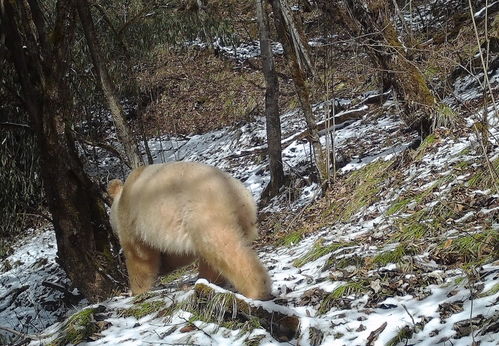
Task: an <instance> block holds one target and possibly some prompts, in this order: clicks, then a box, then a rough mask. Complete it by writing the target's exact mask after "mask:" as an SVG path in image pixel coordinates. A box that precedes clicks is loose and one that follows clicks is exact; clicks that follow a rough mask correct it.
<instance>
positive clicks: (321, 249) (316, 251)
mask: <svg viewBox="0 0 499 346" xmlns="http://www.w3.org/2000/svg"><path fill="white" fill-rule="evenodd" d="M323 241H324V240H323V239H322V238H321V239H319V240H318V241H316V242H315V243H314V245H313V247H312V250H310V251H309V252H307V253H306V254H305V255H304V256H302V257H300V258H297V259H296V260H294V262H293V265H294V266H295V267H298V268H299V267H302V266H304V265H305V264H307V263H308V262H312V261H315V260H316V259H318V258H320V257H322V256H324V255H327V254H328V253H331V252H334V251H336V250H338V249H341V248H344V247H347V246H352V245H354V243H332V244H329V245H323Z"/></svg>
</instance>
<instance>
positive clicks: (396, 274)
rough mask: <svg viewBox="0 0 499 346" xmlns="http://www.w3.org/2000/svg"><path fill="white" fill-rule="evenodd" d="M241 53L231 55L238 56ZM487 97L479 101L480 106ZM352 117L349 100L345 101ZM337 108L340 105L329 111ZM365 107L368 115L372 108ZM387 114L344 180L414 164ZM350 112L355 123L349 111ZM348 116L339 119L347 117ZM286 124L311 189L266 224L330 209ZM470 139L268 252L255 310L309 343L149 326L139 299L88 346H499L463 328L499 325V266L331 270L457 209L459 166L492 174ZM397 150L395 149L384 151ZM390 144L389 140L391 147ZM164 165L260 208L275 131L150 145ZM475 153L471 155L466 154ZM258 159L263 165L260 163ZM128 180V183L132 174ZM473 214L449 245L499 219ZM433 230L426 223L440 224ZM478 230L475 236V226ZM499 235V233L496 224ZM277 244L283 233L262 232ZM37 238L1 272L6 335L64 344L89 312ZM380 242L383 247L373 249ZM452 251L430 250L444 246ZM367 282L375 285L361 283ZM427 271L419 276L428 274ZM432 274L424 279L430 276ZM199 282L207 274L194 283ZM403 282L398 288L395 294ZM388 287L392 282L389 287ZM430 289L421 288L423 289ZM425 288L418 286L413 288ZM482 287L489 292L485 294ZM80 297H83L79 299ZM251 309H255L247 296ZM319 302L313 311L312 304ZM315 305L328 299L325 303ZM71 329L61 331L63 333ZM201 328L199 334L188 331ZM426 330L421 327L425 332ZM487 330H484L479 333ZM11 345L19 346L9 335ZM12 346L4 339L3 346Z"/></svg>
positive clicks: (296, 121) (294, 169)
mask: <svg viewBox="0 0 499 346" xmlns="http://www.w3.org/2000/svg"><path fill="white" fill-rule="evenodd" d="M255 46H256V43H252V44H249V45H248V46H242V45H241V46H238V47H237V49H236V50H235V52H236V54H238V55H244V56H252V54H256V53H255V51H254V48H255ZM229 53H230V51H228V52H227V54H229ZM472 82H473V81H472V80H471V79H470V80H468V79H466V77H465V78H463V79H460V80H458V81H457V83H456V86H455V92H456V96H459V98H460V99H461V100H469V99H472V98H475V97H478V96H479V94H480V93H479V92H478V91H477V88H472V87H470V83H472ZM477 95H478V96H477ZM335 102H339V103H342V104H344V105H349V104H350V103H351V102H350V101H349V100H335ZM329 103H331V101H330V102H329ZM363 107H364V106H363ZM384 107H385V111H384V112H383V115H381V116H379V117H378V118H375V119H371V118H369V117H366V118H363V119H359V120H355V121H352V122H349V123H348V124H346V126H344V127H341V128H337V129H336V130H335V138H334V142H335V143H334V144H335V148H336V150H338V151H339V152H345V153H347V154H348V155H346V154H345V156H346V157H347V162H346V164H345V165H344V166H343V168H341V169H340V170H339V172H338V173H339V175H340V176H341V175H347V174H349V172H351V171H353V170H358V169H361V168H362V167H364V166H365V165H367V164H369V163H371V162H374V161H378V160H384V161H386V160H397V159H399V158H400V157H401V155H404V154H405V153H407V151H408V148H409V147H410V145H411V143H412V141H413V140H414V139H416V138H417V134H414V133H404V132H403V131H401V129H402V128H404V126H403V124H402V122H401V121H400V119H399V117H398V116H397V114H393V110H392V109H390V108H389V107H390V104H389V103H387V104H385V105H384ZM326 108H327V107H326V103H325V102H322V103H319V104H317V105H314V112H315V113H316V114H317V116H318V119H324V116H325V109H326ZM494 109H495V108H494V107H492V106H490V107H488V108H487V112H488V113H489V116H488V119H489V122H490V124H491V125H492V127H491V134H492V135H491V136H490V138H489V141H490V143H491V144H492V145H496V146H495V148H494V149H493V150H494V152H493V153H492V154H491V158H496V157H497V155H499V148H498V147H497V142H496V141H497V134H498V129H497V123H498V122H497V114H496V113H495V110H494ZM347 112H348V111H347ZM337 116H339V114H338V115H337ZM281 118H282V120H283V121H282V124H283V134H284V136H283V137H284V138H283V142H285V143H288V145H287V146H286V147H285V148H284V150H283V161H284V162H285V170H286V174H288V175H290V176H294V177H295V178H297V180H299V181H300V182H302V183H303V184H302V185H298V186H293V190H295V191H294V196H295V197H294V198H293V199H292V198H288V197H287V195H286V193H283V194H282V196H280V197H278V198H275V199H274V200H273V201H271V203H270V204H269V205H268V206H267V207H265V209H264V210H263V211H264V212H267V213H270V212H279V211H281V212H282V211H287V212H292V213H293V214H294V215H297V214H298V213H301V212H306V209H305V208H306V207H307V206H310V205H311V204H312V203H314V201H316V199H317V198H318V197H319V192H320V191H319V187H318V186H317V184H316V183H313V182H312V181H313V179H312V177H311V174H310V163H309V157H310V147H309V145H308V144H307V143H306V142H305V141H304V140H302V139H297V137H293V136H294V135H295V134H296V133H297V132H298V131H299V130H301V129H303V120H302V117H301V115H300V112H299V111H297V110H294V111H291V112H287V113H285V114H282V115H281ZM477 118H478V119H479V118H480V114H479V113H477V114H476V115H475V116H471V117H470V118H469V119H467V121H468V126H471V125H472V123H473V122H474V121H476V119H477ZM468 130H469V131H465V132H464V133H462V134H460V135H459V136H458V135H455V136H449V137H444V136H438V133H437V136H436V141H435V143H434V144H433V145H431V148H430V150H428V151H427V152H424V153H423V156H422V157H421V159H420V160H419V161H416V162H414V163H413V164H411V165H409V166H407V167H406V168H405V169H404V170H402V171H401V173H400V176H399V177H397V179H399V181H400V186H397V187H396V188H395V187H389V188H387V189H385V190H383V191H380V193H379V194H380V196H379V199H378V200H377V201H375V202H373V203H371V204H370V205H369V206H366V207H364V208H360V209H359V210H358V211H357V212H356V213H355V214H354V215H353V216H352V217H351V218H350V219H349V220H348V221H347V222H335V223H334V222H331V223H327V222H325V223H324V226H322V227H321V228H320V229H319V230H318V231H316V232H314V233H311V234H307V235H306V236H304V237H303V239H301V240H299V241H298V242H296V243H294V244H291V245H289V246H277V245H266V246H263V247H261V248H260V249H258V252H259V255H260V258H261V260H262V262H263V263H264V264H265V265H266V266H267V267H268V268H269V274H270V276H271V279H272V293H273V294H274V295H275V296H276V299H275V300H273V301H268V302H251V304H253V305H254V306H259V307H262V308H264V309H265V310H267V311H270V312H272V311H276V312H280V313H283V314H285V315H295V316H297V317H298V319H299V321H300V329H299V333H298V336H297V337H296V338H294V339H292V340H286V341H283V340H277V339H275V338H274V337H273V336H272V335H271V334H270V332H269V331H268V330H266V329H264V328H261V327H256V328H254V329H249V330H237V329H236V330H231V329H229V328H226V327H224V326H220V325H218V324H216V323H212V322H203V321H201V320H199V319H198V318H196V316H194V315H193V314H192V313H191V312H189V311H186V310H185V309H178V310H175V311H174V312H172V313H171V314H170V315H169V316H158V315H157V314H156V313H152V314H148V315H146V316H143V317H141V318H138V319H137V318H135V317H124V316H123V314H122V312H123V311H124V310H126V309H129V308H130V307H132V306H133V304H134V300H133V298H130V297H125V296H117V297H113V298H111V299H109V300H107V301H105V302H102V303H100V304H99V305H101V306H103V307H105V311H104V313H101V314H100V315H99V321H105V322H106V323H108V327H107V328H105V329H103V330H102V331H100V332H99V333H98V335H97V337H96V338H95V340H92V341H90V340H89V341H87V342H86V343H85V344H92V345H118V344H119V345H123V346H125V345H152V344H196V345H245V344H247V343H248V342H249V341H251V340H255V338H258V339H260V338H261V339H260V340H259V342H258V344H260V345H289V344H291V345H312V344H314V341H312V340H311V334H310V333H311V330H313V329H312V328H315V329H318V330H320V331H321V333H322V334H323V339H322V344H323V345H347V344H348V345H349V344H352V345H365V344H367V343H368V340H369V339H370V337H371V335H372V333H373V332H374V331H375V330H377V329H378V328H380V327H382V326H383V325H384V324H385V322H386V326H385V327H384V329H383V330H382V331H380V333H379V336H378V338H377V339H376V340H375V341H374V342H373V345H386V344H387V343H389V342H390V341H391V340H393V338H394V337H396V336H397V335H399V333H400V331H401V330H402V329H403V328H404V327H409V328H412V329H414V333H413V335H412V336H409V337H408V338H409V339H408V340H402V341H401V342H402V343H404V342H405V341H407V344H418V345H435V344H439V343H441V344H446V343H451V344H453V345H470V344H472V342H473V341H474V340H475V341H479V342H480V345H496V344H497V341H498V340H499V335H498V333H497V332H495V331H491V332H488V333H485V334H480V333H477V332H476V330H475V331H474V332H473V333H470V335H464V336H458V335H457V332H456V330H455V328H454V327H455V325H456V323H458V322H460V321H465V320H468V319H470V318H471V317H477V316H483V318H487V319H490V320H494V319H496V320H497V316H498V314H499V306H498V304H497V302H498V299H499V292H495V293H492V294H487V295H481V293H483V292H487V291H490V290H491V289H492V288H493V287H495V285H497V283H498V281H499V263H498V262H497V260H496V261H495V262H493V263H490V264H487V265H483V266H481V267H477V268H474V271H475V272H476V273H477V274H478V275H477V277H475V278H474V279H471V278H470V276H471V274H467V273H465V272H463V271H462V270H459V269H454V268H451V267H446V266H443V265H441V264H438V263H436V262H435V261H434V259H432V258H431V257H430V254H429V252H428V251H425V252H424V253H420V254H416V255H414V256H409V257H411V261H413V262H414V263H415V265H416V266H417V268H418V269H417V270H414V272H408V273H404V268H402V265H401V264H399V263H387V264H386V265H383V266H380V267H378V268H376V269H369V270H368V269H366V268H363V267H362V265H361V266H360V267H357V266H355V265H350V266H346V267H345V268H342V270H339V269H334V268H331V269H328V268H327V266H328V260H330V259H334V260H335V261H334V262H338V261H339V260H341V259H345V258H353V257H354V256H357V257H359V258H361V259H362V260H363V261H364V260H367V259H369V258H372V257H374V256H376V255H378V254H381V253H385V252H387V251H391V250H394V249H395V248H396V247H397V245H398V243H391V244H388V245H386V246H385V245H383V244H381V243H379V242H376V239H382V238H383V237H385V236H387V235H389V234H390V232H393V231H394V229H396V226H395V225H396V222H397V220H398V218H400V217H402V216H404V215H410V214H411V213H413V212H414V210H415V208H418V207H422V205H421V204H423V203H426V204H424V205H423V207H426V208H431V207H435V206H436V205H437V204H438V203H441V202H442V201H446V199H447V198H448V196H449V194H450V192H451V190H452V188H453V187H454V186H456V184H458V183H459V184H463V183H464V182H465V181H466V179H467V178H468V175H467V174H461V173H460V174H454V173H453V172H454V165H455V164H456V163H458V162H462V161H465V162H467V163H469V164H471V165H478V164H479V163H480V162H482V161H481V160H482V158H481V156H480V155H481V154H480V153H481V152H480V150H475V149H479V146H478V144H477V143H478V140H477V137H476V134H475V133H474V132H473V131H472V129H471V128H468ZM325 136H326V133H322V137H321V142H322V143H323V144H325V143H326V140H325ZM383 139H385V140H383ZM387 139H388V140H387ZM148 144H149V147H150V149H151V152H152V155H153V158H154V161H155V162H169V161H179V160H185V161H201V162H205V163H208V164H211V165H214V166H217V167H219V168H221V169H223V170H225V171H227V172H229V173H231V174H232V175H234V176H235V177H237V178H238V179H240V180H241V181H243V183H244V184H245V185H246V186H247V187H248V189H249V190H250V191H251V192H252V194H253V195H254V197H255V199H257V200H259V198H260V195H261V193H262V191H263V189H264V188H265V186H266V184H267V183H268V182H269V179H270V178H269V171H268V162H267V159H266V158H263V157H262V156H263V155H261V154H259V153H258V150H260V151H261V150H263V149H264V148H265V120H264V118H262V117H256V118H255V119H254V120H253V121H252V122H249V123H247V124H244V125H242V126H241V127H239V128H231V127H227V128H224V129H221V130H217V131H213V132H210V133H207V134H204V135H194V136H190V137H175V136H168V135H164V136H160V137H157V138H152V139H150V140H149V143H148ZM467 150H469V151H470V152H469V153H465V151H467ZM255 152H256V154H255ZM99 157H100V161H99V162H98V168H99V170H101V171H102V172H107V171H110V168H109V167H110V166H112V165H114V164H115V163H113V162H112V161H111V160H110V159H109V158H108V157H107V156H105V155H104V154H102V155H100V156H99ZM123 175H126V172H123ZM448 176H452V179H450V180H449V181H443V182H440V181H439V178H444V177H448ZM430 188H433V189H432V190H431V197H432V200H431V201H429V202H425V201H422V202H417V203H416V202H415V201H414V202H413V204H408V205H407V211H405V212H403V213H400V214H399V215H397V214H394V215H388V214H387V213H386V212H387V210H388V208H389V207H390V206H391V205H392V204H393V202H394V201H396V200H397V199H398V198H399V197H400V196H403V195H404V194H405V193H407V192H413V193H415V194H417V193H418V192H422V191H426V190H428V189H430ZM479 195H480V196H485V197H484V198H490V199H495V200H496V201H497V197H498V196H497V194H494V192H492V191H481V190H476V191H473V192H472V194H471V197H475V196H479ZM477 208H478V209H473V210H472V211H467V212H466V213H464V214H463V215H462V216H460V217H459V218H457V219H456V220H452V222H453V223H452V225H453V226H456V227H448V229H446V232H445V233H442V234H439V237H442V238H443V239H450V238H451V237H455V236H456V235H457V234H458V233H457V232H458V229H457V226H462V225H463V224H465V226H466V225H467V229H466V232H468V233H472V232H473V231H474V230H476V231H482V229H480V224H473V223H472V222H473V220H475V219H476V218H477V216H478V217H480V218H483V219H486V218H493V217H497V215H498V211H499V207H498V206H496V205H494V204H491V205H490V206H487V207H477ZM429 221H430V220H422V221H421V222H422V223H423V222H429ZM468 222H469V224H468ZM491 224H492V225H493V226H492V227H495V228H497V222H495V223H491ZM261 231H263V232H265V233H272V230H263V229H262V230H261ZM26 234H27V237H26V238H25V239H22V240H20V242H19V244H18V245H17V246H16V251H15V253H14V254H13V255H11V256H9V257H8V258H7V259H6V260H4V261H3V262H2V267H1V270H0V297H1V298H2V302H0V326H3V327H9V328H12V329H15V330H17V331H20V332H23V333H29V334H32V333H40V332H42V330H44V329H45V328H48V329H45V330H44V331H43V334H44V336H45V337H44V338H42V340H37V339H36V338H32V342H31V344H32V345H39V344H45V343H47V342H50V341H51V340H53V339H54V338H55V337H56V336H57V335H58V333H60V328H61V326H62V325H63V323H62V321H63V319H64V317H65V316H68V315H70V314H71V313H72V312H74V311H75V310H79V309H81V308H83V307H85V306H87V305H88V303H87V302H86V301H84V300H83V301H80V302H79V303H78V304H77V305H75V306H72V305H71V304H68V303H66V302H65V299H64V295H63V293H62V292H60V291H57V290H54V289H52V288H49V287H46V286H44V285H43V282H44V281H48V282H52V283H56V284H60V285H62V286H65V287H68V286H69V282H68V279H67V278H66V277H65V275H64V273H63V272H62V270H61V268H60V267H59V266H58V264H57V263H56V244H55V236H54V232H53V229H52V228H51V227H46V228H44V229H40V230H27V231H26ZM372 239H374V240H372ZM439 240H441V239H433V238H431V239H428V240H426V239H425V241H428V242H433V243H434V246H437V244H438V242H439ZM319 241H320V242H321V243H322V244H324V245H329V244H331V243H333V242H352V244H351V245H350V244H348V246H345V247H340V248H338V249H336V250H334V251H332V252H330V253H327V254H324V255H323V256H321V257H319V258H316V259H314V260H311V261H309V262H307V263H305V264H304V265H303V266H301V267H298V266H297V265H296V262H295V261H296V260H297V259H299V258H302V257H303V256H305V255H306V254H308V253H309V251H310V250H311V249H312V248H313V247H314V244H317V242H319ZM361 271H366V273H364V274H365V276H363V277H362V276H360V274H359V272H361ZM418 271H419V272H418ZM421 272H423V273H421ZM187 276H188V278H190V279H192V278H194V277H195V274H189V275H187ZM352 278H359V280H360V279H362V278H368V280H367V284H368V286H369V287H366V288H365V292H364V291H363V292H349V293H348V294H346V295H344V296H343V297H342V298H341V299H337V300H335V301H334V303H335V304H333V305H332V306H331V307H330V308H328V309H327V311H325V312H324V313H321V311H320V310H319V308H320V306H321V303H323V302H324V300H325V299H326V297H327V295H328V294H329V293H331V292H334V291H335V290H336V289H338V288H339V287H342V286H344V285H345V284H347V283H348V282H351V280H350V279H352ZM391 278H396V280H398V281H396V282H391V281H390V280H391ZM185 279H186V278H185V276H184V277H182V278H181V279H179V280H177V281H175V282H174V283H173V284H172V285H170V286H169V287H168V288H166V289H157V290H155V291H154V292H152V297H151V298H150V299H152V300H158V299H159V300H161V301H163V302H164V303H165V307H168V306H174V305H175V304H178V303H180V302H185V301H186V300H188V299H190V298H191V297H192V294H193V290H192V287H188V288H187V289H185V288H182V282H184V281H185ZM382 279H383V280H385V281H383V280H382ZM420 279H421V280H425V281H424V282H422V283H421V282H420V281H418V280H420ZM411 280H413V281H411ZM197 282H198V283H203V284H206V285H209V286H210V287H212V288H213V289H214V290H216V291H217V292H226V290H225V289H223V288H220V287H217V286H214V285H211V284H209V283H207V282H206V281H204V280H198V281H197ZM386 284H393V285H395V286H396V290H392V291H388V293H386V294H385V293H383V290H385V289H387V288H386V286H384V285H386ZM478 285H483V288H481V289H478V288H477V287H478ZM23 287H27V288H24V291H22V292H21V293H20V294H19V296H18V297H17V298H16V299H15V304H5V303H4V302H5V301H6V300H9V299H10V297H11V296H12V294H13V293H12V292H14V291H15V290H16V289H18V288H23ZM75 293H77V292H75ZM236 296H237V297H238V298H240V299H242V300H245V301H250V300H248V299H246V298H245V297H243V296H241V295H239V294H236ZM306 297H310V301H308V302H307V301H304V300H305V298H306ZM314 299H317V300H315V301H314ZM457 303H459V304H462V310H461V311H456V312H453V313H450V315H449V316H443V314H444V312H445V311H444V308H443V306H445V304H457ZM56 322H59V323H56ZM191 324H192V325H194V327H193V328H191V330H189V331H185V330H182V328H183V327H186V326H188V325H191ZM415 324H416V325H415ZM477 328H478V327H477ZM0 333H1V334H0V335H4V336H6V335H10V334H8V333H7V332H5V331H0ZM0 340H1V339H0Z"/></svg>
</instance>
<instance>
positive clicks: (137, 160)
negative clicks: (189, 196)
mask: <svg viewBox="0 0 499 346" xmlns="http://www.w3.org/2000/svg"><path fill="white" fill-rule="evenodd" d="M76 6H77V8H78V15H79V17H80V22H81V25H82V27H83V32H84V33H85V38H86V40H87V45H88V50H89V51H90V55H91V57H92V62H93V64H94V67H95V71H96V72H97V76H99V80H100V85H101V88H102V91H103V93H104V97H105V98H106V101H107V104H108V106H109V109H110V110H111V115H112V117H113V120H114V124H115V126H116V133H117V134H118V139H119V140H120V142H121V144H122V145H123V149H124V151H125V155H126V158H127V161H128V162H127V164H128V165H129V166H130V167H131V168H136V167H138V166H140V165H141V164H143V163H144V162H143V160H142V157H141V156H140V154H139V150H138V148H137V144H136V142H135V140H134V138H133V135H132V133H131V131H130V129H129V127H128V124H127V123H126V121H125V116H124V115H123V108H122V107H121V104H120V102H119V100H118V97H117V96H116V91H115V89H114V86H113V82H112V81H111V77H110V76H109V72H108V70H107V68H106V64H105V62H104V60H103V58H102V56H101V55H100V53H99V51H100V47H99V42H98V39H97V35H96V34H95V25H94V22H93V19H92V14H91V13H90V8H89V6H88V2H87V0H77V1H76Z"/></svg>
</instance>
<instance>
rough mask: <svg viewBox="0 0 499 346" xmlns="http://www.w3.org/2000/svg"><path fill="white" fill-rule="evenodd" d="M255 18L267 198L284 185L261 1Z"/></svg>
mask: <svg viewBox="0 0 499 346" xmlns="http://www.w3.org/2000/svg"><path fill="white" fill-rule="evenodd" d="M256 17H257V20H258V26H259V29H260V51H261V55H262V65H263V75H264V77H265V84H266V85H265V119H266V125H267V129H266V130H267V154H268V157H269V166H270V183H269V188H268V194H269V196H275V195H277V194H278V192H279V189H280V188H281V186H283V185H284V170H283V167H282V148H281V119H280V118H279V81H278V79H277V74H276V72H275V66H274V57H273V55H272V47H271V44H270V38H269V23H268V17H267V12H266V11H265V8H264V4H263V0H256Z"/></svg>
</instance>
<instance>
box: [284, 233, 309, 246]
mask: <svg viewBox="0 0 499 346" xmlns="http://www.w3.org/2000/svg"><path fill="white" fill-rule="evenodd" d="M304 233H305V230H304V229H299V230H297V231H294V232H292V233H289V234H286V235H285V236H284V237H283V238H282V239H280V240H279V241H278V243H279V244H280V245H282V246H291V245H294V244H298V243H299V242H300V240H302V239H303V235H304Z"/></svg>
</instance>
